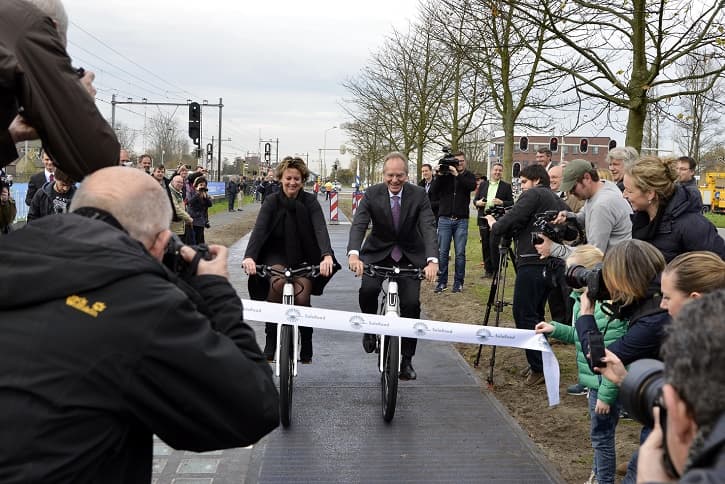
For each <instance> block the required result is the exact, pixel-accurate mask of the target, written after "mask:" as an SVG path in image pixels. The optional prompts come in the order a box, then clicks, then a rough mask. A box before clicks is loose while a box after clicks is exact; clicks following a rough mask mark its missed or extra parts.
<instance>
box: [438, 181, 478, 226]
mask: <svg viewBox="0 0 725 484" xmlns="http://www.w3.org/2000/svg"><path fill="white" fill-rule="evenodd" d="M475 189H476V175H474V174H473V173H471V172H470V171H468V170H464V171H463V172H462V173H460V174H459V175H458V176H453V175H438V176H437V177H435V178H434V179H433V185H432V186H431V187H430V191H429V193H428V194H429V196H430V198H431V200H435V203H437V204H438V214H437V215H438V217H457V218H468V216H469V214H470V208H469V203H471V192H472V191H473V190H475Z"/></svg>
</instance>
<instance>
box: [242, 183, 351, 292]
mask: <svg viewBox="0 0 725 484" xmlns="http://www.w3.org/2000/svg"><path fill="white" fill-rule="evenodd" d="M284 196H285V195H284V194H282V193H280V192H277V193H276V194H272V195H270V196H268V197H266V199H265V202H264V203H263V204H262V208H260V209H259V215H257V221H256V223H255V224H254V229H252V234H251V235H250V236H249V243H248V244H247V250H246V252H245V253H244V258H247V257H251V258H252V259H253V260H254V261H255V262H256V263H257V264H261V263H264V261H265V258H266V257H267V256H268V255H269V254H268V252H267V248H268V246H269V244H268V242H269V237H270V236H271V235H272V233H273V232H274V230H275V227H276V226H277V224H279V223H282V219H283V209H282V208H281V202H282V199H281V197H284ZM298 199H299V200H300V201H301V202H302V204H303V205H304V206H305V208H306V210H307V214H308V215H309V223H307V224H304V225H302V226H301V227H300V226H298V230H304V231H305V233H302V234H298V237H299V239H298V242H299V243H300V244H301V245H305V244H302V240H307V241H309V246H308V247H304V249H305V253H307V254H310V257H309V259H310V260H308V261H307V262H308V263H310V264H319V263H320V261H322V258H323V257H324V256H326V255H330V256H332V258H333V264H334V269H333V274H332V275H334V273H335V272H337V271H338V270H340V268H341V267H340V264H338V263H337V260H336V259H335V254H334V252H333V250H332V244H331V243H330V234H329V233H328V232H327V224H326V223H325V217H324V215H323V214H322V207H320V204H319V203H318V201H317V198H316V197H315V196H314V195H312V194H311V193H307V192H305V191H301V192H300V194H299V198H298ZM332 275H331V276H330V277H323V276H318V277H316V278H315V279H314V280H313V281H312V294H313V295H315V296H319V295H321V294H322V292H323V290H324V288H325V286H326V285H327V283H328V282H330V279H331V278H332ZM248 288H249V295H250V297H251V298H252V299H254V300H256V301H263V300H265V299H267V295H268V293H269V282H268V280H267V279H265V278H262V277H258V276H251V277H250V278H249V282H248Z"/></svg>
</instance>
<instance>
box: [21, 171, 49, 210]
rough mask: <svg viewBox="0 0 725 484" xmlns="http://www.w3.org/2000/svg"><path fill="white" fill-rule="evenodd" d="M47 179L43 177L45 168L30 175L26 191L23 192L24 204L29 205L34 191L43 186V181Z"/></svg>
mask: <svg viewBox="0 0 725 484" xmlns="http://www.w3.org/2000/svg"><path fill="white" fill-rule="evenodd" d="M47 181H48V180H46V179H45V170H43V171H41V172H40V173H36V174H35V175H33V176H31V177H30V180H29V181H28V192H27V193H26V194H25V205H27V206H30V203H31V202H32V201H33V196H34V195H35V192H37V191H38V190H40V189H41V188H43V185H45V182H47Z"/></svg>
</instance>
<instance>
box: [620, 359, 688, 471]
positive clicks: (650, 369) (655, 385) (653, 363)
mask: <svg viewBox="0 0 725 484" xmlns="http://www.w3.org/2000/svg"><path fill="white" fill-rule="evenodd" d="M664 373H665V365H664V363H662V362H661V361H658V360H652V359H647V358H645V359H641V360H637V361H635V362H633V363H632V364H631V365H629V370H628V372H627V376H626V377H625V378H624V381H623V382H622V385H621V386H620V390H619V399H620V401H621V402H622V407H623V408H624V410H626V411H627V412H628V413H629V414H630V415H631V416H632V418H633V419H635V420H636V421H637V422H639V423H641V424H642V425H644V426H646V427H649V428H653V427H654V414H653V412H652V409H653V408H654V407H659V409H660V426H661V427H662V442H663V445H664V455H663V464H664V466H665V469H666V471H667V473H668V474H670V476H672V477H679V473H678V472H677V470H676V469H675V466H674V465H672V460H671V459H670V454H669V451H668V450H667V408H665V404H664V400H663V399H662V386H663V385H664V384H665V375H664Z"/></svg>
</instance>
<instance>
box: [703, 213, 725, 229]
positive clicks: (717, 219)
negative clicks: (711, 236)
mask: <svg viewBox="0 0 725 484" xmlns="http://www.w3.org/2000/svg"><path fill="white" fill-rule="evenodd" d="M705 217H707V219H708V220H710V222H712V223H713V224H715V227H717V228H720V229H725V215H723V214H720V213H707V214H705Z"/></svg>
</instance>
